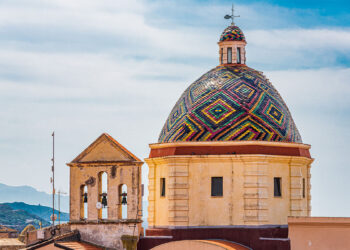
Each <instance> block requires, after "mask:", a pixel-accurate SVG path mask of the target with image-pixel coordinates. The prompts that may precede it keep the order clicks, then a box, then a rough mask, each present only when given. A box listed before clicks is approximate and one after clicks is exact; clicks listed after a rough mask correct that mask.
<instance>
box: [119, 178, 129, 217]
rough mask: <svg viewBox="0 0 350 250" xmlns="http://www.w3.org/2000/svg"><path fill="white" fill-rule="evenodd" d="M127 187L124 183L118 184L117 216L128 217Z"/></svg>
mask: <svg viewBox="0 0 350 250" xmlns="http://www.w3.org/2000/svg"><path fill="white" fill-rule="evenodd" d="M127 198H128V187H127V186H126V184H122V185H119V204H120V206H119V218H122V219H127V218H128V199H127Z"/></svg>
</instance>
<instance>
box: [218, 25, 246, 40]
mask: <svg viewBox="0 0 350 250" xmlns="http://www.w3.org/2000/svg"><path fill="white" fill-rule="evenodd" d="M224 41H245V37H244V34H243V32H242V30H241V29H240V28H239V27H238V26H235V25H231V26H228V27H227V28H226V29H225V30H224V32H222V34H221V36H220V42H224Z"/></svg>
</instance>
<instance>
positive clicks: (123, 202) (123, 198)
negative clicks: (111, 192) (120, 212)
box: [121, 192, 128, 205]
mask: <svg viewBox="0 0 350 250" xmlns="http://www.w3.org/2000/svg"><path fill="white" fill-rule="evenodd" d="M121 196H122V205H126V204H128V202H127V200H126V196H127V193H125V192H124V193H122V194H121Z"/></svg>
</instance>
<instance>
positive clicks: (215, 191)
mask: <svg viewBox="0 0 350 250" xmlns="http://www.w3.org/2000/svg"><path fill="white" fill-rule="evenodd" d="M222 195H223V187H222V177H211V196H222Z"/></svg>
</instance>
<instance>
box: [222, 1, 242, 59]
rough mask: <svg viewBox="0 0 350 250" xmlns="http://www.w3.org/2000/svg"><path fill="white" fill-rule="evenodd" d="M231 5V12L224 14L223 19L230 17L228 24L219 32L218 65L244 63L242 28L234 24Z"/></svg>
mask: <svg viewBox="0 0 350 250" xmlns="http://www.w3.org/2000/svg"><path fill="white" fill-rule="evenodd" d="M235 17H239V16H235V15H234V8H233V5H232V14H231V15H226V16H225V19H232V22H231V25H229V26H228V27H227V28H226V29H225V30H224V31H223V32H222V34H221V36H220V41H219V42H218V44H219V60H220V65H223V64H246V56H245V46H246V44H247V42H246V40H245V37H244V34H243V32H242V30H241V29H240V28H239V27H238V26H236V25H235V23H234V18H235Z"/></svg>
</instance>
